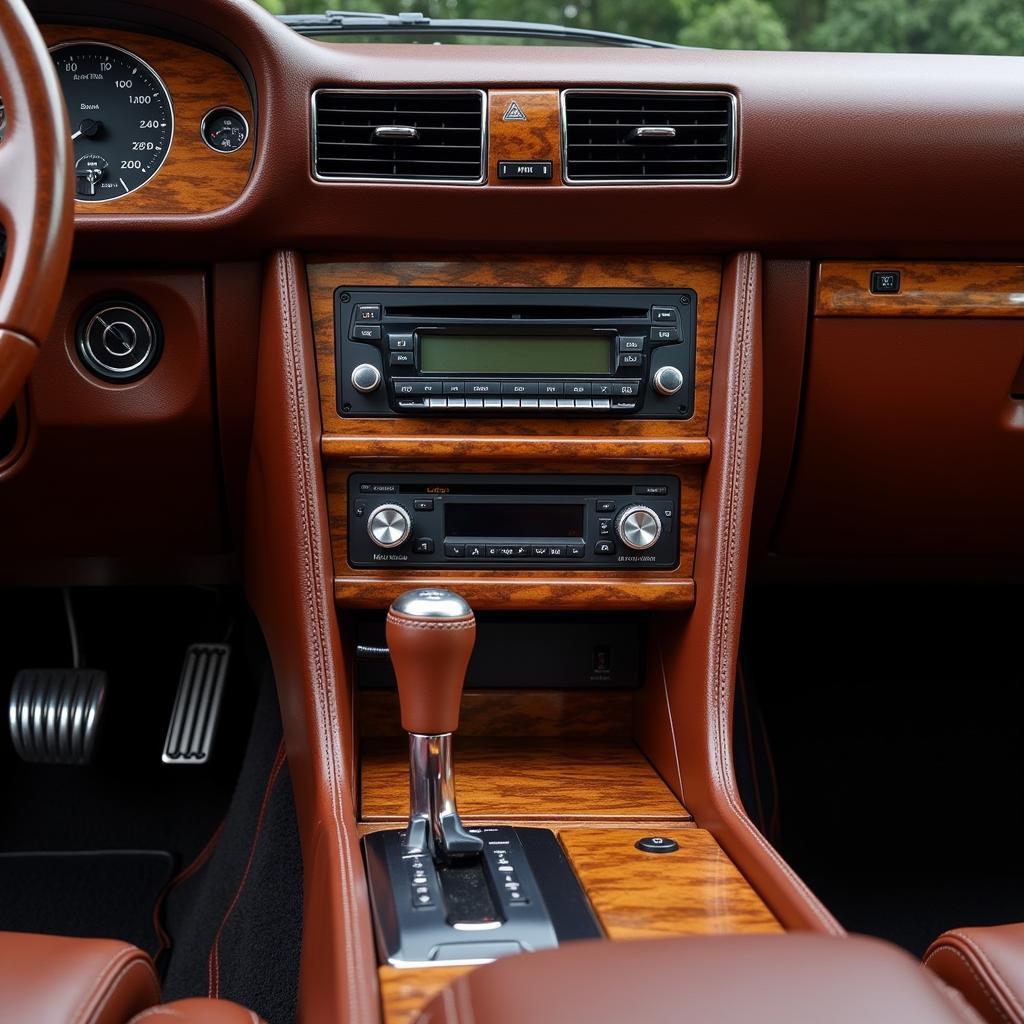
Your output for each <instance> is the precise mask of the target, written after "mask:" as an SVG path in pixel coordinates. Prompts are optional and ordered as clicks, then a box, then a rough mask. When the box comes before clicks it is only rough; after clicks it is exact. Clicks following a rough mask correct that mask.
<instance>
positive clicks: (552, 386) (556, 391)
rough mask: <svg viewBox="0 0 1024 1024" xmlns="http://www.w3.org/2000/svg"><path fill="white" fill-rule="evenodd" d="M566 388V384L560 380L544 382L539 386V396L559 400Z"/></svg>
mask: <svg viewBox="0 0 1024 1024" xmlns="http://www.w3.org/2000/svg"><path fill="white" fill-rule="evenodd" d="M564 387H565V384H564V382H563V381H560V380H542V381H540V382H539V383H538V385H537V394H538V395H542V396H543V395H547V396H548V397H551V398H557V397H558V396H559V395H562V394H563V393H564V392H563V389H564Z"/></svg>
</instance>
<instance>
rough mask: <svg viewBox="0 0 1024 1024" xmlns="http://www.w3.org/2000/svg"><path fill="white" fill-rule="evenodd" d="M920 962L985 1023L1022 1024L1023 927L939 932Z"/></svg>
mask: <svg viewBox="0 0 1024 1024" xmlns="http://www.w3.org/2000/svg"><path fill="white" fill-rule="evenodd" d="M924 962H925V964H926V965H927V966H928V967H930V968H931V969H932V970H933V971H934V972H935V973H936V974H937V975H938V976H939V977H940V978H942V980H943V981H944V982H946V984H947V985H952V986H953V988H955V989H957V990H958V991H960V992H962V993H963V995H964V996H965V998H966V999H967V1001H968V1002H969V1003H970V1004H971V1005H972V1006H973V1007H974V1008H975V1009H976V1010H977V1011H978V1012H979V1013H980V1014H981V1015H982V1017H984V1018H985V1020H988V1021H997V1022H999V1024H1005V1022H1007V1021H1013V1022H1014V1024H1016V1022H1019V1021H1024V924H1005V925H1000V926H999V927H996V928H955V929H953V930H951V931H948V932H944V933H943V934H942V935H940V936H939V937H938V938H937V939H936V940H935V941H934V942H933V943H932V944H931V945H930V946H929V947H928V951H927V952H926V953H925V955H924Z"/></svg>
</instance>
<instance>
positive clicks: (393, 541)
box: [366, 505, 412, 548]
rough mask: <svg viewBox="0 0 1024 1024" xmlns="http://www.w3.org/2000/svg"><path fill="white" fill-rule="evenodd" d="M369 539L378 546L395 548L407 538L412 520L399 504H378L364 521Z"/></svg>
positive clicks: (410, 530)
mask: <svg viewBox="0 0 1024 1024" xmlns="http://www.w3.org/2000/svg"><path fill="white" fill-rule="evenodd" d="M366 530H367V533H369V535H370V540H372V541H373V543H374V544H376V545H377V547H379V548H397V547H399V546H401V545H402V544H404V543H405V542H406V541H407V540H408V539H409V534H410V533H411V532H412V520H411V519H410V518H409V513H408V512H406V511H405V509H404V508H402V506H401V505H378V506H377V507H376V508H375V509H374V510H373V511H372V512H371V513H370V518H369V519H368V520H367V521H366Z"/></svg>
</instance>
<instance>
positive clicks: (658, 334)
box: [651, 327, 679, 341]
mask: <svg viewBox="0 0 1024 1024" xmlns="http://www.w3.org/2000/svg"><path fill="white" fill-rule="evenodd" d="M678 340H679V328H678V327H652V328H651V341H678Z"/></svg>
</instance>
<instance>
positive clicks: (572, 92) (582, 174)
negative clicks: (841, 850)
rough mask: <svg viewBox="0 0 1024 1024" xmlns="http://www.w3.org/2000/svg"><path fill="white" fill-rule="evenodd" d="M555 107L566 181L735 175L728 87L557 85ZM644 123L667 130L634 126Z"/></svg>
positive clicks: (671, 180)
mask: <svg viewBox="0 0 1024 1024" xmlns="http://www.w3.org/2000/svg"><path fill="white" fill-rule="evenodd" d="M560 106H561V122H562V124H561V127H562V169H563V172H562V176H563V180H564V181H565V183H566V184H567V185H675V184H688V185H691V184H696V185H728V184H729V183H730V182H732V181H735V180H736V172H737V148H736V139H737V125H738V122H739V110H738V106H737V101H736V96H735V95H734V94H733V93H731V92H726V91H725V90H714V89H565V90H563V91H562V93H561V96H560ZM646 127H651V128H654V127H661V128H672V129H674V131H673V132H672V133H671V134H670V133H669V132H664V133H661V132H659V133H657V135H655V133H645V132H642V131H641V132H638V131H637V130H636V129H637V128H646ZM617 167H621V171H619V170H616V168H617Z"/></svg>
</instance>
